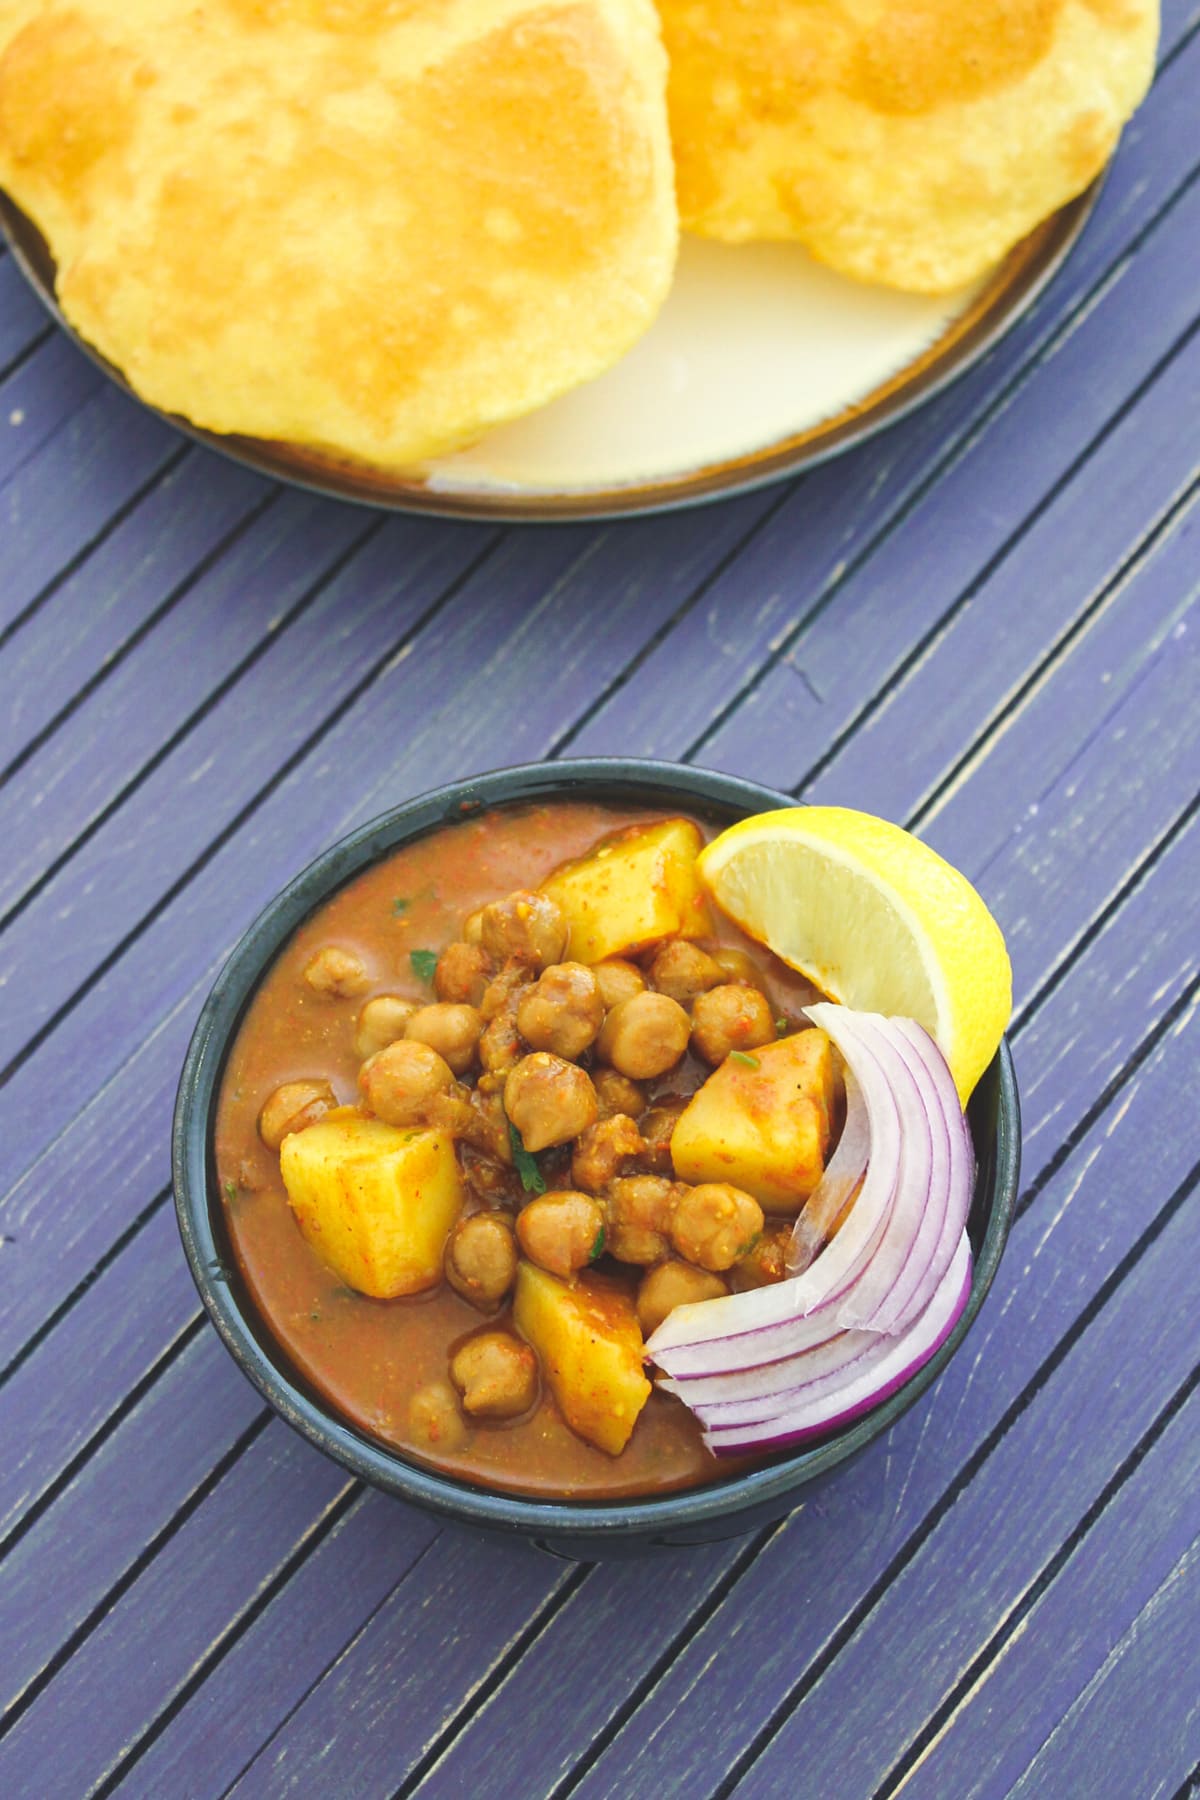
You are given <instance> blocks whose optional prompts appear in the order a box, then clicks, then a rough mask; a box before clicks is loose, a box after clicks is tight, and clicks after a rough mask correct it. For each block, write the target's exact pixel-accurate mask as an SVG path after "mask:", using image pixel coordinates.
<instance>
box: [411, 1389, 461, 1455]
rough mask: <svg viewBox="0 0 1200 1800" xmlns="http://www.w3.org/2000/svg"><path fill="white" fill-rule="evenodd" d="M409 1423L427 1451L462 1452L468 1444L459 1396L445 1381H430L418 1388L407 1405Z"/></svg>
mask: <svg viewBox="0 0 1200 1800" xmlns="http://www.w3.org/2000/svg"><path fill="white" fill-rule="evenodd" d="M408 1423H409V1427H410V1429H411V1431H412V1434H413V1436H414V1437H415V1438H416V1439H417V1440H418V1442H419V1443H422V1444H424V1445H425V1446H426V1447H427V1448H428V1449H430V1450H461V1449H462V1447H463V1445H464V1444H465V1443H466V1441H467V1435H468V1434H467V1427H466V1422H465V1420H464V1419H463V1416H462V1414H461V1412H460V1411H459V1410H458V1395H457V1394H456V1393H455V1392H454V1389H453V1388H452V1387H451V1386H450V1383H449V1382H448V1381H431V1382H429V1383H428V1384H427V1385H426V1386H425V1387H423V1388H418V1389H417V1392H416V1393H415V1394H414V1395H413V1397H412V1399H411V1400H410V1401H409V1403H408Z"/></svg>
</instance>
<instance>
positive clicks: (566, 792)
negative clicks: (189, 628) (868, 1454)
mask: <svg viewBox="0 0 1200 1800" xmlns="http://www.w3.org/2000/svg"><path fill="white" fill-rule="evenodd" d="M570 798H576V799H578V798H586V799H588V800H594V801H601V802H602V801H604V800H612V801H614V802H617V803H621V804H625V805H644V806H662V807H664V808H678V809H679V810H680V811H685V812H689V813H692V814H694V815H697V816H699V817H703V818H706V819H710V820H712V821H713V822H714V823H715V824H716V825H718V826H721V825H726V824H729V823H731V822H732V821H733V820H735V819H739V818H743V817H745V815H746V814H747V813H755V812H762V811H763V810H765V809H767V808H770V807H776V806H781V805H789V804H791V801H790V800H789V798H788V796H787V795H782V794H777V793H773V792H772V791H771V789H769V788H762V787H758V786H756V785H755V784H754V783H752V782H747V781H739V780H736V779H734V778H733V777H732V776H728V775H717V774H713V773H710V772H709V771H708V770H704V769H693V768H686V767H683V766H679V765H676V764H670V763H653V762H638V761H634V760H632V759H627V758H602V759H595V760H588V761H578V762H559V763H549V764H531V765H527V766H525V767H521V768H514V769H501V770H498V771H496V772H495V773H493V774H490V775H481V776H479V777H477V778H476V779H474V780H471V781H463V782H457V783H455V784H454V785H453V786H452V787H445V788H439V789H438V790H437V791H436V792H434V793H432V794H426V795H423V796H422V797H421V798H419V799H416V800H412V801H409V802H408V803H407V804H405V805H403V806H398V807H396V808H395V809H394V810H393V811H392V812H389V813H384V814H383V815H382V816H381V817H380V818H378V819H375V820H373V821H372V823H370V824H369V825H364V826H363V827H362V828H361V829H360V830H358V831H356V832H353V833H352V834H351V835H350V836H349V837H346V838H343V839H342V840H341V841H340V842H339V843H337V844H335V845H333V846H332V848H331V849H329V850H326V851H325V852H324V854H323V855H321V856H319V857H318V858H317V860H316V861H315V862H313V863H311V864H310V865H309V867H308V868H307V869H305V870H304V872H303V873H302V874H301V875H298V876H297V877H296V879H295V880H294V881H293V882H291V883H290V885H289V886H288V887H286V888H285V889H284V890H283V892H282V893H281V894H280V895H279V896H278V898H277V899H275V900H274V901H272V903H271V905H270V906H268V907H267V909H266V911H265V912H264V913H262V914H261V916H260V917H259V918H258V919H256V920H255V922H254V924H253V925H252V926H251V927H250V929H249V931H247V933H246V935H245V936H244V937H243V938H242V940H241V942H240V943H239V944H238V946H237V948H236V950H235V951H234V952H233V955H232V956H231V957H230V959H229V961H228V963H227V964H226V965H225V968H224V969H223V970H222V972H221V975H220V977H219V979H218V981H217V983H216V986H215V987H214V988H213V991H212V993H211V994H210V995H209V997H208V1000H207V1001H206V1003H205V1006H204V1010H203V1012H202V1013H201V1015H200V1019H199V1022H198V1024H197V1026H196V1030H195V1034H194V1036H193V1038H192V1042H191V1045H190V1047H189V1049H188V1054H187V1060H186V1062H185V1063H184V1067H183V1075H182V1078H181V1081H180V1085H179V1095H178V1099H177V1101H176V1107H175V1122H174V1130H173V1136H172V1157H173V1171H174V1183H175V1205H176V1210H177V1213H178V1217H179V1229H180V1232H181V1233H182V1236H183V1245H184V1249H185V1251H186V1253H187V1259H188V1262H189V1264H190V1266H191V1271H192V1275H193V1277H194V1279H195V1282H196V1286H197V1287H198V1288H199V1290H200V1295H201V1298H202V1299H203V1301H204V1304H205V1306H206V1307H207V1308H208V1311H209V1313H210V1315H211V1316H212V1319H213V1322H214V1324H215V1325H216V1327H217V1330H218V1331H219V1332H220V1334H221V1336H222V1338H224V1340H225V1343H226V1344H227V1345H228V1347H229V1349H230V1350H231V1351H232V1353H233V1355H234V1357H235V1358H236V1360H237V1361H238V1363H239V1364H240V1365H241V1367H242V1369H243V1370H244V1371H245V1373H246V1374H247V1375H248V1376H249V1377H250V1379H251V1381H253V1382H254V1384H255V1386H256V1387H257V1388H258V1389H259V1390H260V1391H261V1392H262V1394H263V1395H264V1396H265V1397H266V1399H267V1400H269V1401H270V1403H271V1405H272V1406H273V1407H274V1408H275V1410H276V1411H277V1412H278V1413H279V1414H280V1416H281V1417H282V1418H284V1419H286V1420H287V1422H288V1423H289V1424H290V1425H293V1426H294V1427H295V1428H296V1430H297V1431H300V1432H301V1433H303V1435H304V1436H305V1437H307V1438H308V1439H309V1440H310V1441H311V1442H312V1443H314V1444H315V1445H316V1446H317V1447H318V1449H321V1450H324V1451H325V1452H326V1453H327V1454H328V1455H330V1456H332V1457H334V1458H335V1459H336V1460H337V1461H338V1462H340V1463H342V1464H344V1465H345V1467H346V1468H348V1469H350V1470H352V1471H353V1472H354V1473H355V1474H356V1475H359V1476H361V1477H363V1479H364V1480H366V1481H369V1482H371V1483H373V1484H374V1485H375V1486H376V1487H379V1488H382V1489H383V1490H384V1491H385V1492H386V1493H389V1494H395V1495H397V1496H398V1497H399V1498H401V1499H403V1500H409V1501H412V1502H413V1504H414V1505H416V1506H420V1507H423V1508H425V1509H426V1510H427V1511H429V1512H433V1513H438V1514H441V1515H442V1516H444V1517H447V1518H451V1519H456V1520H459V1521H460V1522H461V1523H463V1524H466V1525H471V1526H476V1527H481V1528H484V1529H490V1530H492V1531H499V1532H504V1533H516V1534H518V1535H521V1536H525V1537H529V1538H531V1539H533V1540H534V1541H535V1542H536V1543H538V1544H539V1545H540V1546H541V1547H542V1548H544V1549H546V1550H549V1551H551V1552H553V1553H555V1554H558V1555H562V1556H567V1557H573V1558H584V1559H591V1558H595V1557H605V1556H621V1555H628V1554H632V1553H635V1552H638V1551H642V1550H646V1549H649V1548H650V1547H652V1546H656V1545H665V1546H678V1545H682V1544H702V1543H710V1542H713V1541H715V1540H717V1539H721V1538H730V1537H736V1536H738V1535H739V1534H741V1533H742V1532H745V1531H749V1530H752V1529H753V1528H754V1527H756V1526H759V1525H763V1524H766V1523H768V1522H770V1521H771V1520H774V1519H778V1518H781V1517H782V1516H783V1515H784V1514H785V1513H787V1512H789V1511H790V1510H791V1508H792V1507H794V1506H796V1505H797V1504H798V1503H799V1501H800V1500H801V1499H802V1498H804V1497H805V1496H806V1494H807V1493H808V1491H809V1490H811V1489H812V1487H813V1486H814V1485H815V1484H817V1483H819V1482H822V1481H824V1480H826V1479H827V1478H828V1477H829V1476H831V1475H832V1474H833V1473H834V1472H835V1471H836V1470H837V1469H838V1468H839V1467H840V1465H841V1464H842V1463H844V1462H846V1461H847V1460H848V1459H849V1458H850V1457H852V1456H854V1455H855V1454H856V1453H857V1452H858V1451H860V1450H861V1449H863V1447H864V1446H865V1445H867V1444H869V1443H870V1442H871V1440H872V1439H873V1438H876V1437H879V1436H880V1435H881V1434H882V1433H883V1432H885V1431H887V1429H888V1427H889V1426H890V1425H892V1424H893V1423H894V1421H895V1420H896V1419H897V1418H898V1417H899V1416H900V1414H901V1413H903V1412H904V1411H905V1410H906V1409H907V1408H908V1407H909V1406H911V1405H912V1404H913V1402H914V1401H915V1400H917V1399H918V1398H919V1397H920V1395H921V1394H923V1393H924V1391H925V1389H926V1388H928V1387H929V1386H930V1384H931V1383H932V1382H933V1381H935V1380H936V1379H937V1377H938V1375H939V1373H940V1372H941V1370H942V1369H943V1368H944V1367H945V1365H946V1363H947V1362H948V1361H949V1359H950V1358H951V1357H952V1356H953V1355H954V1353H955V1351H956V1350H957V1349H958V1346H959V1345H960V1344H961V1343H962V1340H963V1338H964V1337H965V1336H966V1334H967V1332H968V1331H969V1330H970V1327H971V1324H972V1322H973V1320H974V1318H975V1316H976V1314H977V1313H978V1311H979V1308H980V1306H981V1305H982V1304H983V1298H984V1295H985V1294H986V1293H987V1290H988V1288H989V1287H990V1286H991V1282H992V1278H993V1276H994V1275H995V1273H996V1268H997V1265H998V1263H999V1261H1000V1256H1001V1252H1002V1251H1003V1249H1004V1243H1005V1240H1006V1238H1007V1237H1008V1231H1009V1226H1010V1223H1011V1221H1012V1214H1013V1207H1014V1204H1015V1201H1016V1196H1017V1180H1018V1173H1019V1166H1020V1114H1019V1109H1018V1102H1017V1088H1016V1080H1015V1077H1014V1075H1013V1066H1012V1058H1011V1056H1010V1055H1009V1051H1008V1046H1007V1044H1002V1045H1001V1047H1000V1050H999V1052H998V1054H997V1056H996V1058H995V1060H994V1061H993V1062H992V1065H991V1067H990V1068H989V1069H988V1070H987V1072H986V1074H985V1075H984V1076H983V1079H982V1080H981V1081H980V1083H979V1086H978V1087H977V1089H976V1090H975V1093H974V1094H973V1095H972V1098H971V1103H970V1107H969V1119H970V1124H971V1130H972V1133H973V1135H974V1139H975V1148H976V1153H977V1155H978V1159H979V1173H978V1178H977V1181H976V1188H975V1198H974V1202H973V1205H972V1208H971V1216H970V1221H969V1231H970V1236H971V1242H972V1247H973V1249H974V1253H975V1268H974V1276H973V1279H972V1285H971V1294H970V1298H969V1300H968V1302H967V1305H966V1308H965V1310H964V1312H963V1314H962V1316H961V1318H960V1319H959V1321H958V1323H957V1325H956V1326H955V1328H954V1330H953V1332H952V1333H951V1335H950V1337H949V1338H948V1339H947V1340H946V1342H945V1343H944V1344H943V1345H942V1346H941V1348H940V1349H939V1350H938V1351H937V1353H936V1355H934V1356H933V1357H931V1359H930V1360H929V1362H927V1363H926V1364H925V1366H924V1367H923V1368H922V1369H920V1370H919V1371H918V1373H917V1374H916V1375H914V1376H913V1378H912V1379H911V1380H910V1381H908V1382H907V1383H906V1384H905V1385H904V1387H903V1388H901V1389H900V1390H899V1391H898V1392H897V1393H895V1394H893V1395H892V1396H891V1398H890V1399H888V1400H885V1401H884V1402H883V1403H882V1404H881V1405H879V1406H877V1407H875V1408H874V1409H873V1410H872V1411H871V1412H869V1413H867V1414H865V1415H864V1416H863V1417H862V1418H860V1419H857V1420H855V1421H854V1422H853V1423H852V1424H850V1425H848V1426H846V1427H845V1428H844V1429H843V1430H841V1431H838V1432H836V1433H835V1434H834V1435H832V1436H830V1437H828V1438H826V1439H824V1440H823V1441H822V1442H820V1443H818V1444H815V1445H813V1446H811V1447H807V1448H804V1449H799V1450H795V1451H791V1452H782V1453H780V1454H778V1455H776V1456H775V1457H774V1458H772V1459H771V1460H770V1461H768V1462H767V1463H765V1464H764V1465H763V1467H761V1468H759V1469H756V1470H754V1471H752V1472H751V1473H749V1474H744V1475H739V1476H737V1477H735V1478H733V1479H731V1480H729V1481H726V1482H719V1483H717V1484H715V1485H713V1486H710V1487H702V1488H693V1489H690V1490H685V1491H683V1492H679V1493H668V1494H664V1495H662V1496H661V1497H659V1498H656V1497H654V1496H653V1495H648V1496H647V1497H646V1498H645V1499H638V1500H612V1501H603V1502H585V1501H566V1500H564V1501H547V1500H535V1499H525V1498H522V1497H521V1496H519V1495H513V1494H504V1493H493V1492H489V1491H488V1490H487V1489H486V1488H480V1487H474V1486H472V1485H471V1484H469V1483H467V1482H464V1481H458V1480H455V1479H452V1478H450V1477H448V1476H447V1477H443V1476H439V1475H436V1474H433V1473H432V1472H431V1471H430V1470H428V1469H426V1468H423V1467H421V1466H420V1465H419V1464H417V1463H415V1462H409V1461H407V1460H406V1459H405V1458H404V1457H403V1456H401V1455H399V1454H398V1453H397V1452H395V1451H392V1450H388V1449H385V1448H384V1447H383V1446H382V1445H381V1444H379V1443H376V1442H375V1441H374V1440H373V1439H371V1438H369V1437H367V1436H366V1435H365V1434H364V1433H363V1432H360V1431H357V1430H356V1429H354V1427H352V1426H351V1425H349V1424H347V1423H346V1422H345V1421H344V1420H343V1419H341V1418H340V1417H339V1416H338V1415H337V1414H336V1413H335V1412H334V1411H333V1410H332V1409H331V1407H330V1406H329V1404H328V1402H327V1401H325V1400H324V1399H323V1398H322V1397H321V1396H320V1395H319V1394H318V1393H317V1391H316V1390H315V1389H314V1388H313V1387H312V1386H311V1385H310V1384H309V1383H308V1382H307V1381H306V1380H305V1379H304V1377H303V1376H301V1375H300V1374H299V1372H298V1371H297V1370H296V1369H295V1368H293V1367H292V1365H291V1363H290V1362H289V1360H288V1357H287V1356H286V1354H285V1352H284V1351H283V1350H282V1348H281V1347H280V1346H279V1344H278V1343H277V1342H276V1340H275V1338H274V1337H273V1335H272V1333H271V1331H270V1329H269V1327H268V1326H267V1325H266V1323H265V1322H264V1321H263V1319H261V1318H260V1317H259V1316H258V1315H257V1313H256V1311H255V1309H254V1306H253V1303H252V1301H251V1300H250V1297H249V1295H248V1293H247V1291H246V1288H245V1285H244V1283H243V1281H242V1279H241V1277H240V1275H239V1273H238V1270H237V1265H236V1262H235V1260H234V1257H233V1253H232V1249H231V1246H230V1242H229V1238H228V1234H227V1232H226V1228H225V1218H224V1211H223V1208H222V1204H221V1197H220V1193H219V1191H218V1186H217V1179H216V1170H215V1167H214V1163H213V1154H212V1138H213V1122H214V1116H215V1112H216V1104H217V1096H218V1092H219V1089H220V1083H221V1074H222V1070H223V1068H224V1064H225V1059H226V1056H227V1054H228V1051H229V1048H230V1046H231V1044H232V1042H233V1039H234V1037H235V1035H236V1033H237V1029H238V1026H239V1025H240V1023H241V1020H242V1016H243V1014H244V1012H245V1010H246V1006H247V1004H248V1002H249V1000H250V998H251V996H252V995H253V993H254V991H255V989H256V988H257V986H258V984H259V982H260V981H261V979H262V977H263V975H264V973H265V972H266V970H267V969H268V968H269V966H270V964H271V963H272V962H273V961H274V959H275V957H276V956H277V955H278V953H279V951H280V950H281V949H282V948H283V946H284V944H285V943H286V942H287V941H288V939H289V938H290V937H291V935H292V933H293V932H294V931H295V929H296V928H297V926H298V925H299V924H300V923H301V922H302V920H304V919H306V918H307V917H308V916H309V915H310V914H311V913H312V912H314V911H315V910H316V909H317V908H318V907H319V906H321V905H322V903H323V902H324V901H325V900H326V899H327V898H328V897H329V895H330V894H332V893H333V892H334V891H335V889H337V888H339V887H341V886H342V885H343V883H345V882H347V881H349V880H351V879H352V878H353V877H354V876H355V875H357V874H358V873H359V872H360V870H362V869H364V868H365V867H366V866H367V865H368V864H370V863H373V862H376V861H378V859H379V858H380V857H383V856H386V855H388V854H390V853H391V852H392V851H394V850H397V849H399V848H400V847H401V846H402V845H403V844H407V843H409V842H411V841H412V840H413V839H414V838H417V837H421V836H423V835H425V834H426V833H427V832H430V831H435V830H437V829H438V827H439V826H442V825H446V824H450V823H454V822H457V821H459V820H461V819H463V818H464V817H465V816H468V815H469V814H470V813H472V812H475V811H479V810H481V809H483V808H490V807H495V806H504V805H509V804H513V803H517V802H532V801H546V800H559V799H570Z"/></svg>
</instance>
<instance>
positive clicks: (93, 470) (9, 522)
mask: <svg viewBox="0 0 1200 1800" xmlns="http://www.w3.org/2000/svg"><path fill="white" fill-rule="evenodd" d="M178 454H179V443H178V436H177V434H176V433H175V432H173V431H171V429H170V427H169V426H166V425H164V424H162V423H161V421H160V420H158V419H155V418H153V417H152V415H151V414H150V413H148V412H146V411H145V410H144V409H143V408H142V407H140V406H135V405H134V404H133V402H132V401H130V400H128V399H126V397H125V395H124V394H122V393H120V392H119V391H118V390H117V389H116V388H114V387H113V386H112V385H111V383H105V384H104V385H102V386H101V387H100V389H99V390H98V391H97V392H96V393H95V394H94V395H93V396H92V398H91V399H90V400H89V401H88V402H87V404H86V405H85V406H83V407H82V408H81V409H80V411H79V412H78V413H76V414H75V415H74V417H73V418H72V419H71V421H70V423H69V426H68V427H67V429H66V430H63V431H60V432H58V433H57V434H56V435H55V436H54V437H53V438H52V439H51V440H50V442H49V443H47V444H45V445H44V446H43V447H42V448H41V449H40V450H39V451H37V452H36V453H35V454H34V455H32V456H30V457H29V458H28V460H27V461H25V462H24V463H22V465H21V467H20V468H19V469H18V470H17V472H16V474H15V475H14V476H13V477H12V478H11V480H9V481H8V482H6V483H5V485H4V487H3V488H0V542H2V543H3V545H4V580H3V582H2V583H0V631H5V630H7V629H8V628H9V627H11V626H12V624H13V623H14V621H16V620H17V619H19V618H20V617H21V616H22V615H23V614H24V613H25V612H26V611H27V610H28V608H29V607H30V606H31V605H32V604H33V603H34V602H35V601H36V599H37V597H38V595H39V594H40V593H42V592H43V591H44V590H45V588H46V587H47V586H48V585H49V584H50V583H52V582H53V581H54V580H56V579H57V578H58V577H59V576H60V575H61V574H62V572H63V570H64V569H65V568H67V566H68V565H69V564H70V563H71V562H72V561H73V560H74V559H75V558H76V557H78V556H80V555H82V554H83V553H84V552H85V551H86V550H87V548H88V546H89V545H91V544H94V543H96V542H97V541H99V540H100V539H101V538H102V537H103V536H104V535H105V534H106V533H107V532H108V531H109V530H111V529H112V523H113V520H114V518H115V517H116V516H117V515H118V514H120V513H121V512H122V511H123V510H124V508H125V507H127V506H128V505H130V504H131V502H132V501H133V499H134V497H135V496H136V495H137V494H138V493H139V491H140V490H142V489H143V488H144V487H145V486H146V485H147V484H148V483H150V482H152V481H153V480H154V478H155V476H156V475H158V474H160V473H161V472H162V470H163V468H164V467H165V466H166V464H167V463H168V462H169V461H170V460H171V458H172V457H174V456H177V455H178ZM206 454H207V453H206Z"/></svg>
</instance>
